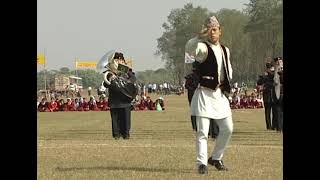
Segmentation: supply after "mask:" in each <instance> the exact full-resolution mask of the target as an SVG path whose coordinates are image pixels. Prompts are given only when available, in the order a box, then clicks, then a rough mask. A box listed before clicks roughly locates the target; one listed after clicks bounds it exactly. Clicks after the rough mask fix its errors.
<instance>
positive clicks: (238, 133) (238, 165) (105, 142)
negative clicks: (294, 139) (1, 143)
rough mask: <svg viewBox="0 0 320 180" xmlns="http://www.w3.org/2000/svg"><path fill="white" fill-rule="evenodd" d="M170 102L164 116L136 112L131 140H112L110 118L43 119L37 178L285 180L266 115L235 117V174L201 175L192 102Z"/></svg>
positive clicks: (65, 115) (228, 157) (231, 152)
mask: <svg viewBox="0 0 320 180" xmlns="http://www.w3.org/2000/svg"><path fill="white" fill-rule="evenodd" d="M152 98H153V99H154V98H155V97H154V96H153V97H152ZM164 98H165V103H166V111H164V112H156V111H152V112H151V111H148V112H132V131H131V139H130V140H122V139H121V140H118V141H116V140H113V139H112V135H111V119H110V114H109V112H57V113H38V179H195V178H200V179H246V180H248V179H255V180H257V179H259V180H263V179H272V180H276V179H282V174H283V173H282V151H283V149H282V135H281V134H279V133H276V132H273V131H266V130H265V123H264V111H263V109H255V110H234V111H233V120H234V133H233V136H232V140H231V142H230V144H229V147H228V148H227V150H226V152H225V157H224V162H225V164H226V165H227V166H228V167H229V168H230V169H231V170H230V171H228V172H218V171H217V170H216V169H215V168H213V167H209V174H208V175H198V174H197V169H196V165H195V161H196V155H195V134H194V132H192V130H191V129H192V128H191V123H190V117H189V107H188V103H187V97H186V96H174V95H172V96H165V97H164ZM213 145H214V141H212V139H209V146H208V148H209V149H208V152H210V153H211V151H212V149H213Z"/></svg>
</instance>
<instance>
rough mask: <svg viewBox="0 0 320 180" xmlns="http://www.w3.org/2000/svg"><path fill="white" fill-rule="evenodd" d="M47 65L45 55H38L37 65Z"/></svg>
mask: <svg viewBox="0 0 320 180" xmlns="http://www.w3.org/2000/svg"><path fill="white" fill-rule="evenodd" d="M45 63H46V57H45V56H44V54H38V55H37V64H42V65H44V64H45Z"/></svg>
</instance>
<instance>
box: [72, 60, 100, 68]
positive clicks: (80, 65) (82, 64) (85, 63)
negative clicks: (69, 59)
mask: <svg viewBox="0 0 320 180" xmlns="http://www.w3.org/2000/svg"><path fill="white" fill-rule="evenodd" d="M97 63H98V62H97V61H76V68H96V66H97Z"/></svg>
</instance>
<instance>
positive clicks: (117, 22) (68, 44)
mask: <svg viewBox="0 0 320 180" xmlns="http://www.w3.org/2000/svg"><path fill="white" fill-rule="evenodd" d="M37 2H38V5H37V13H38V14H37V43H38V47H37V50H38V53H42V52H44V51H45V53H46V57H47V59H46V60H47V63H46V66H47V69H60V68H61V67H68V68H70V69H74V61H75V58H79V59H81V60H83V61H85V60H86V61H98V60H99V59H100V58H101V57H102V56H103V55H104V53H106V52H107V51H109V50H111V49H117V50H121V51H122V52H123V53H124V56H125V58H127V57H129V58H132V59H134V64H133V69H134V71H144V70H147V69H153V70H155V69H158V68H160V67H163V66H164V62H163V61H162V60H161V59H160V57H158V56H155V55H154V53H155V52H156V50H157V38H159V37H161V35H162V33H163V29H162V27H161V25H162V24H163V23H164V22H166V21H167V16H168V15H169V13H170V11H171V10H172V9H174V8H183V7H184V5H185V4H187V3H189V2H191V3H192V4H193V5H194V7H196V6H201V7H206V8H208V9H209V10H210V11H213V12H216V11H218V10H220V9H222V8H228V9H237V10H242V9H244V8H245V5H244V4H246V3H249V0H38V1H37ZM42 68H43V67H42V66H40V65H38V70H41V69H42Z"/></svg>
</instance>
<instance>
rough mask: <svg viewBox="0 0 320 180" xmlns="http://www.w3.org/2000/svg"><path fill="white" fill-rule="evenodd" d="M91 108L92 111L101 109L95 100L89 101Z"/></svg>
mask: <svg viewBox="0 0 320 180" xmlns="http://www.w3.org/2000/svg"><path fill="white" fill-rule="evenodd" d="M88 104H89V110H91V111H99V110H100V109H99V108H98V106H97V103H96V102H94V101H89V103H88Z"/></svg>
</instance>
